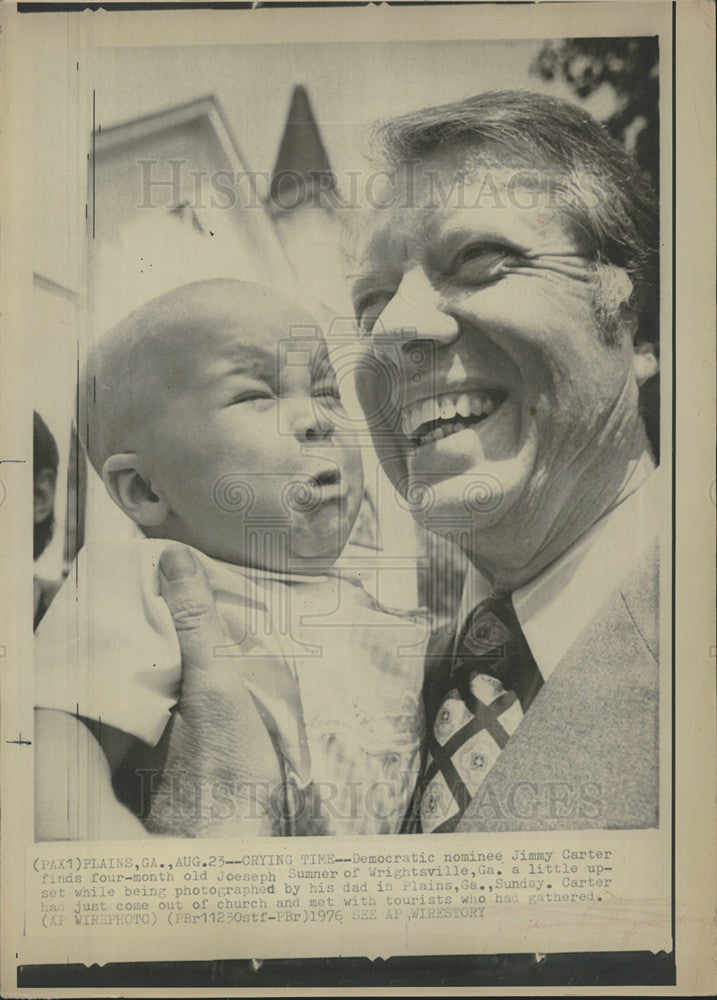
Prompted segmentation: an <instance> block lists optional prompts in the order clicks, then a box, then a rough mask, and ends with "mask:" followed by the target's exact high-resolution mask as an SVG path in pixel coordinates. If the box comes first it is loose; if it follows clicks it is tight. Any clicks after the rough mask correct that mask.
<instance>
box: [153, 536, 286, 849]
mask: <svg viewBox="0 0 717 1000" xmlns="http://www.w3.org/2000/svg"><path fill="white" fill-rule="evenodd" d="M159 569H160V589H161V593H162V597H163V598H164V600H165V601H166V603H167V605H168V607H169V610H170V611H171V613H172V620H173V622H174V627H175V629H176V632H177V637H178V639H179V645H180V649H181V653H182V687H181V694H180V698H179V705H178V708H177V710H176V713H175V715H174V719H173V721H172V723H170V725H171V726H172V730H171V734H170V737H169V749H168V752H167V759H166V763H165V766H164V768H163V771H162V775H161V778H160V782H159V787H158V789H157V792H156V795H155V797H154V799H153V802H152V807H151V810H150V813H149V816H148V818H147V821H146V823H147V828H148V829H149V830H150V831H151V832H152V833H160V834H172V835H175V836H183V837H196V836H204V837H220V836H232V835H245V836H246V835H252V834H254V835H267V834H278V833H279V832H280V822H279V816H280V810H281V807H282V801H283V799H282V773H281V767H280V764H279V761H278V758H277V753H276V750H275V748H274V745H273V743H272V741H271V738H270V736H269V733H268V732H267V730H266V727H265V726H264V723H263V722H262V720H261V717H260V715H259V712H258V710H257V707H256V705H255V703H254V700H253V699H252V697H251V695H250V694H249V692H248V690H247V689H246V687H245V686H244V684H243V682H242V680H241V676H240V674H239V671H238V669H237V658H236V657H233V656H232V655H231V652H230V650H231V647H232V645H233V643H232V641H231V639H229V638H228V637H227V635H226V634H225V632H224V630H223V628H222V625H221V622H220V621H219V617H218V615H217V611H216V607H215V604H214V596H213V594H212V591H211V589H210V587H209V583H208V582H207V578H206V575H205V573H204V570H203V569H202V567H201V566H199V565H198V564H197V562H196V561H195V559H194V557H193V556H192V553H191V552H190V551H189V550H188V549H187V548H185V547H184V546H180V545H171V546H169V547H168V548H167V549H165V550H164V552H163V553H162V556H161V559H160V563H159ZM237 655H241V654H240V653H239V652H238V651H237Z"/></svg>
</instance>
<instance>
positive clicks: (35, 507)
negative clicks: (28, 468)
mask: <svg viewBox="0 0 717 1000" xmlns="http://www.w3.org/2000/svg"><path fill="white" fill-rule="evenodd" d="M56 481H57V473H56V471H55V470H54V469H51V468H49V466H48V468H46V469H40V471H39V472H38V474H37V476H35V480H34V482H33V489H32V522H33V524H40V523H41V522H42V521H44V520H45V518H46V517H48V515H50V514H51V513H52V510H53V507H54V506H55V483H56Z"/></svg>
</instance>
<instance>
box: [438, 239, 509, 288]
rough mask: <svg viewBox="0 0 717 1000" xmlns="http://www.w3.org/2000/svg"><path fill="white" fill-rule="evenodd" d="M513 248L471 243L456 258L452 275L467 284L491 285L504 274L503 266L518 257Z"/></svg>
mask: <svg viewBox="0 0 717 1000" xmlns="http://www.w3.org/2000/svg"><path fill="white" fill-rule="evenodd" d="M516 255H517V254H516V251H515V250H513V248H512V247H506V246H502V245H501V244H495V243H471V244H470V245H469V246H466V247H463V249H462V250H461V251H460V252H459V253H458V254H456V256H455V257H454V259H453V261H452V263H451V267H450V274H451V276H452V277H454V278H458V280H459V281H462V282H465V283H466V284H471V285H473V284H475V285H482V284H489V283H490V282H491V281H495V280H496V279H497V278H499V277H501V276H502V274H503V273H504V267H503V265H504V264H505V262H506V261H507V260H510V259H511V258H514V257H515V256H516Z"/></svg>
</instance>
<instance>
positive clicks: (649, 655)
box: [425, 544, 659, 832]
mask: <svg viewBox="0 0 717 1000" xmlns="http://www.w3.org/2000/svg"><path fill="white" fill-rule="evenodd" d="M658 570H659V559H658V551H657V544H655V545H654V546H653V547H652V548H651V549H650V550H649V551H648V552H647V553H646V555H645V557H644V558H643V559H642V561H641V562H640V563H639V564H638V565H637V566H635V567H634V568H633V570H632V571H631V572H630V574H629V576H628V577H627V578H626V579H625V580H623V582H622V583H621V584H620V585H619V586H618V587H616V588H615V590H614V591H613V592H612V593H611V594H610V596H609V597H608V599H607V600H606V601H605V602H604V603H603V604H602V606H601V607H600V608H598V609H597V611H596V613H595V616H594V618H593V619H592V621H591V622H590V623H589V625H588V626H587V627H586V628H585V629H584V630H583V632H582V633H581V635H580V636H579V637H578V638H577V640H576V641H575V642H574V643H573V645H572V646H571V647H570V648H569V649H568V651H567V653H566V654H565V655H564V656H563V658H562V659H561V661H560V662H559V664H558V665H557V667H556V668H555V670H554V672H553V674H552V675H551V677H550V679H549V680H548V682H547V683H546V684H545V685H544V686H543V688H542V689H541V691H540V692H539V693H538V695H537V697H536V698H535V700H534V702H533V704H532V705H531V706H530V708H529V709H528V711H527V713H526V715H525V718H524V719H523V721H522V722H521V724H520V726H519V727H518V729H517V730H516V732H515V733H514V734H513V736H512V737H511V738H510V740H509V741H508V744H507V745H506V747H505V749H504V750H503V751H502V753H501V755H500V757H499V758H498V760H497V761H496V763H495V764H494V765H493V767H492V768H491V770H490V771H489V773H488V775H487V776H486V779H485V781H484V783H483V785H482V786H481V787H480V789H479V790H478V793H477V794H476V796H475V797H474V798H473V800H472V802H471V803H470V805H469V807H468V809H467V810H466V812H465V814H464V816H463V818H462V819H461V821H460V823H459V824H458V827H457V829H456V832H466V831H489V830H490V831H498V830H502V831H519V830H563V829H564V830H576V829H638V828H645V827H656V826H657V824H658V799H659V770H658V687H659V669H658V634H659V627H658V610H659V608H658V596H659V579H658V576H659V574H658ZM453 642H454V636H453V635H449V636H446V635H445V634H444V635H443V636H442V637H435V639H434V641H433V642H432V644H431V646H430V647H429V653H428V658H427V668H426V669H427V673H426V686H425V698H426V705H427V712H428V713H429V714H428V717H429V719H432V718H434V716H435V709H436V707H437V703H438V700H439V698H440V692H441V691H444V690H445V685H446V676H447V674H446V672H447V671H448V669H449V667H450V664H449V658H448V656H447V654H448V652H449V650H450V648H452V645H453Z"/></svg>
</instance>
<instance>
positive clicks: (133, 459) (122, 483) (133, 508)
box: [102, 452, 169, 528]
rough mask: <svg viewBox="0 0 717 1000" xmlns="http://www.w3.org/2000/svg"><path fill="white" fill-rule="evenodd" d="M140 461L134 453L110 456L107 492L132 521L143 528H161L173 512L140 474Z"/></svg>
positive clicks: (104, 475)
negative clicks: (138, 466) (138, 468)
mask: <svg viewBox="0 0 717 1000" xmlns="http://www.w3.org/2000/svg"><path fill="white" fill-rule="evenodd" d="M137 465H138V458H137V455H136V454H135V453H134V452H128V453H127V454H124V455H110V457H109V458H108V459H107V461H106V462H105V464H104V465H103V466H102V480H103V482H104V484H105V489H106V490H107V492H108V493H109V495H110V497H111V498H112V499H113V500H114V502H115V503H116V504H117V506H118V507H119V508H120V510H123V511H124V512H125V514H126V515H127V517H131V518H132V520H133V521H134V522H135V524H138V525H140V527H144V528H149V527H157V526H158V525H160V524H162V523H163V522H164V520H165V519H166V517H167V514H168V513H169V508H168V506H167V504H166V503H165V501H164V500H162V499H161V497H158V496H157V494H156V493H153V492H152V487H151V485H150V483H149V482H148V480H147V479H145V477H144V476H143V475H142V474H141V473H140V472H138V470H137Z"/></svg>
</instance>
